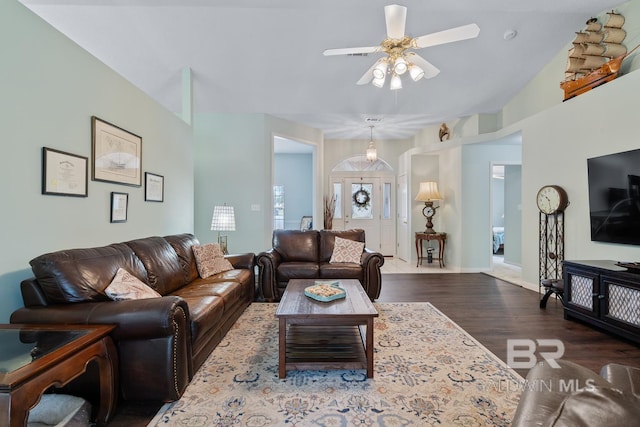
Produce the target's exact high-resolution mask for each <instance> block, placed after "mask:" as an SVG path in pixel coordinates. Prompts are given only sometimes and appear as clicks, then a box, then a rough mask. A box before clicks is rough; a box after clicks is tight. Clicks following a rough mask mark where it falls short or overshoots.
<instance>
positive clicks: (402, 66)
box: [393, 56, 407, 76]
mask: <svg viewBox="0 0 640 427" xmlns="http://www.w3.org/2000/svg"><path fill="white" fill-rule="evenodd" d="M393 72H394V73H396V74H397V75H399V76H401V75H403V74H404V73H406V72H407V61H406V60H405V59H404V58H403V57H402V56H399V57H397V58H396V61H395V62H394V64H393Z"/></svg>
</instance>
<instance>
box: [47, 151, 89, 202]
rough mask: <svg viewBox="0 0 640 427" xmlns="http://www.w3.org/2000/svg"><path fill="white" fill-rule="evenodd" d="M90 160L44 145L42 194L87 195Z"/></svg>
mask: <svg viewBox="0 0 640 427" xmlns="http://www.w3.org/2000/svg"><path fill="white" fill-rule="evenodd" d="M88 165H89V160H88V159H87V158H86V157H82V156H77V155H75V154H71V153H65V152H64V151H59V150H54V149H53V148H48V147H42V194H51V195H56V196H72V197H87V194H88V192H87V175H88V174H87V171H88Z"/></svg>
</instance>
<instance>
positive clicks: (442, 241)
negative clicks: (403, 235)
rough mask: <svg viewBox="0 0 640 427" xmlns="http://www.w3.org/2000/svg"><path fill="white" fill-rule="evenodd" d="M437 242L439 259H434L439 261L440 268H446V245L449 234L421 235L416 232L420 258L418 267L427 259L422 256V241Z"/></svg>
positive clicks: (417, 251)
mask: <svg viewBox="0 0 640 427" xmlns="http://www.w3.org/2000/svg"><path fill="white" fill-rule="evenodd" d="M423 240H426V241H430V240H436V241H437V242H438V258H433V259H434V260H437V261H439V263H440V268H442V267H444V245H445V243H446V241H447V233H419V232H416V254H417V256H418V262H417V263H416V267H417V266H419V265H422V260H423V259H424V258H426V257H423V256H422V241H423Z"/></svg>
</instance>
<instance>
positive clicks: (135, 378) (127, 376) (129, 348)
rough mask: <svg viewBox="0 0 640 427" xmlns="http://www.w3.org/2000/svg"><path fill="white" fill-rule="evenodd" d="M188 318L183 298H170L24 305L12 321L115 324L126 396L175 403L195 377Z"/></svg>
mask: <svg viewBox="0 0 640 427" xmlns="http://www.w3.org/2000/svg"><path fill="white" fill-rule="evenodd" d="M188 318H189V311H188V307H187V304H186V302H185V301H184V300H183V299H182V298H180V297H176V296H165V297H161V298H148V299H140V300H128V301H105V302H91V303H72V304H55V305H49V306H39V307H24V308H20V309H18V310H16V311H14V312H13V313H12V314H11V323H41V324H56V323H58V324H114V325H116V329H114V330H113V332H111V334H110V335H111V337H112V338H113V340H114V343H115V344H116V348H117V349H118V358H119V371H120V372H119V373H120V386H121V396H122V397H123V398H124V399H125V400H159V401H164V402H169V401H174V400H177V399H179V398H180V396H181V395H182V393H183V392H184V389H185V388H186V386H187V384H188V383H189V381H190V380H191V378H192V376H193V366H192V361H191V353H192V351H191V337H190V328H189V320H188ZM139 378H145V379H146V380H145V381H140V380H139ZM145 384H146V385H145ZM148 384H154V387H148Z"/></svg>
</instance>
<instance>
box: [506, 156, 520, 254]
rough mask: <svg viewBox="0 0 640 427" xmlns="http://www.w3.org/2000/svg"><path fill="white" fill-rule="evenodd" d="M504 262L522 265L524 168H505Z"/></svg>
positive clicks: (514, 166)
mask: <svg viewBox="0 0 640 427" xmlns="http://www.w3.org/2000/svg"><path fill="white" fill-rule="evenodd" d="M504 187H505V188H504V200H505V213H504V228H505V230H507V231H508V232H507V233H506V235H505V237H504V248H505V249H504V261H505V262H506V263H508V264H514V265H521V264H522V166H521V165H506V166H505V168H504Z"/></svg>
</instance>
